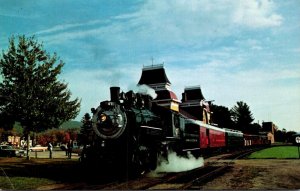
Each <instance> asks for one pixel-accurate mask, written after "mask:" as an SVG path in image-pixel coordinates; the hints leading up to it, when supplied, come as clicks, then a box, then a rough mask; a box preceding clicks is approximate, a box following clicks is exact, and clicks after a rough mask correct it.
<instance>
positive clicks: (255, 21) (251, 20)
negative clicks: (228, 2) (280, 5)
mask: <svg viewBox="0 0 300 191" xmlns="http://www.w3.org/2000/svg"><path fill="white" fill-rule="evenodd" d="M232 2H233V1H232ZM234 3H236V5H237V7H235V9H234V10H233V22H234V23H236V24H239V25H245V26H247V27H249V28H265V27H276V26H280V25H281V23H282V21H283V18H282V16H281V15H279V14H276V13H275V12H274V9H275V3H274V2H273V1H270V0H251V1H243V0H240V1H238V2H236V1H234Z"/></svg>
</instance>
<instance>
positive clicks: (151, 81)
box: [138, 64, 180, 112]
mask: <svg viewBox="0 0 300 191" xmlns="http://www.w3.org/2000/svg"><path fill="white" fill-rule="evenodd" d="M142 84H145V85H148V86H149V87H151V88H153V89H154V90H155V92H156V94H157V97H156V98H155V99H154V100H153V102H156V103H157V104H158V105H161V106H164V107H166V108H169V109H171V110H173V111H178V112H179V102H180V101H179V100H178V98H177V96H176V94H175V93H174V92H173V91H172V90H171V82H170V81H169V79H168V77H167V75H166V72H165V69H164V66H163V64H159V65H150V66H144V67H143V69H142V75H141V78H140V80H139V82H138V85H142Z"/></svg>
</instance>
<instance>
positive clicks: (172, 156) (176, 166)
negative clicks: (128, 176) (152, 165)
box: [154, 152, 204, 173]
mask: <svg viewBox="0 0 300 191" xmlns="http://www.w3.org/2000/svg"><path fill="white" fill-rule="evenodd" d="M203 165H204V160H203V158H202V157H200V158H198V159H197V158H195V157H194V156H193V155H192V154H191V153H188V155H187V158H185V157H181V156H177V154H176V153H175V152H171V153H169V154H168V161H162V163H161V164H160V165H159V166H158V167H157V168H156V169H155V171H154V172H155V173H159V172H183V171H188V170H192V169H195V168H199V167H201V166H203Z"/></svg>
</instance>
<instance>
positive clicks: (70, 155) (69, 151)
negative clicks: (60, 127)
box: [68, 140, 73, 159]
mask: <svg viewBox="0 0 300 191" xmlns="http://www.w3.org/2000/svg"><path fill="white" fill-rule="evenodd" d="M72 150H73V141H72V140H70V141H69V143H68V158H69V159H71V157H72Z"/></svg>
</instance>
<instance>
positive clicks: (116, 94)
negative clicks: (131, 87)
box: [110, 87, 120, 102]
mask: <svg viewBox="0 0 300 191" xmlns="http://www.w3.org/2000/svg"><path fill="white" fill-rule="evenodd" d="M119 100H120V87H110V101H113V102H119Z"/></svg>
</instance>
